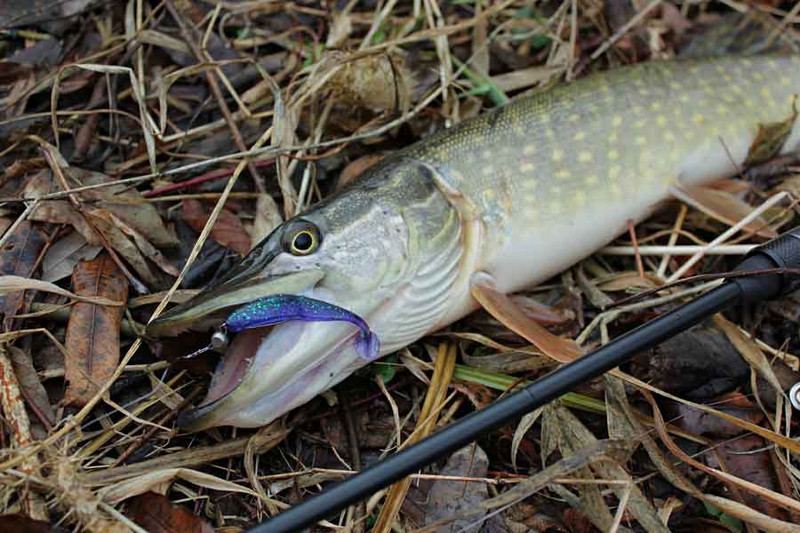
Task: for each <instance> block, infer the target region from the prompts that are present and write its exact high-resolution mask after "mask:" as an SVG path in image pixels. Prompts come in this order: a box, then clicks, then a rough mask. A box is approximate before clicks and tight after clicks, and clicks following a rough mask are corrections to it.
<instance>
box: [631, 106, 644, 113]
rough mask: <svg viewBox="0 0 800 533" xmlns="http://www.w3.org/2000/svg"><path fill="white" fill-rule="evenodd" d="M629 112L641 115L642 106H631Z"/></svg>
mask: <svg viewBox="0 0 800 533" xmlns="http://www.w3.org/2000/svg"><path fill="white" fill-rule="evenodd" d="M631 110H632V111H633V112H634V113H635V114H637V115H641V114H642V106H640V105H635V106H633V107H632V108H631Z"/></svg>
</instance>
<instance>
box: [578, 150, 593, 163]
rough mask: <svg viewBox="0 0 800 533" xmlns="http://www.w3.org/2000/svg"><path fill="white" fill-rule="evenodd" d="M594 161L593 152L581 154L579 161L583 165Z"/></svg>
mask: <svg viewBox="0 0 800 533" xmlns="http://www.w3.org/2000/svg"><path fill="white" fill-rule="evenodd" d="M591 160H592V153H591V152H581V153H579V154H578V161H580V162H581V163H588V162H589V161H591Z"/></svg>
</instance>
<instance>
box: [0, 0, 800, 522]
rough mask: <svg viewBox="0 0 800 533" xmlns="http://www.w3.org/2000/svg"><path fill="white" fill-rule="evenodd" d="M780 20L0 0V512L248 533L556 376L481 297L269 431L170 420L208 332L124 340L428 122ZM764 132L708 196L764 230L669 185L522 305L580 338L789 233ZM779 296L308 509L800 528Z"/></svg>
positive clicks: (787, 20)
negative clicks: (722, 194)
mask: <svg viewBox="0 0 800 533" xmlns="http://www.w3.org/2000/svg"><path fill="white" fill-rule="evenodd" d="M799 11H800V8H798V6H797V5H793V3H791V2H780V1H768V0H758V1H753V2H748V3H746V4H745V3H734V2H718V3H715V2H702V3H689V2H684V3H681V2H671V1H666V0H665V1H661V0H653V1H651V2H638V1H633V2H617V1H608V2H602V1H600V0H581V1H574V0H569V1H555V2H528V1H514V0H506V1H492V2H470V1H454V2H446V3H437V2H433V1H430V0H413V1H402V2H398V1H392V0H389V1H387V2H371V1H367V2H355V1H351V2H334V3H312V2H308V3H295V2H273V3H249V2H242V3H236V2H234V3H227V4H222V3H220V4H212V3H203V2H196V1H191V0H189V1H183V2H174V1H170V0H168V1H165V2H144V1H143V0H136V1H134V0H131V1H129V2H126V3H122V2H120V3H101V2H91V1H88V0H87V1H79V2H69V3H58V2H57V3H46V2H38V1H36V2H8V3H6V4H5V5H4V6H3V7H2V8H0V28H2V29H0V54H2V56H3V62H2V63H0V86H2V91H1V92H0V137H2V138H3V140H4V143H3V144H2V146H0V162H1V163H2V172H3V174H2V178H1V179H0V188H1V189H2V190H0V201H2V205H0V228H1V229H2V230H3V233H2V237H0V270H2V277H0V311H2V315H3V322H2V332H0V383H1V384H2V387H1V388H0V394H1V395H2V398H0V400H2V409H3V419H2V421H3V424H2V435H1V437H2V441H0V442H2V452H3V453H2V456H1V457H0V465H2V468H0V478H1V479H2V483H1V484H0V504H1V505H2V510H1V512H2V513H3V515H2V516H0V528H2V529H13V530H25V528H27V530H34V529H35V528H37V527H38V528H42V527H43V528H50V527H51V526H52V527H53V528H68V529H76V528H77V529H83V530H89V531H95V530H102V531H117V530H118V531H128V530H135V531H175V532H177V531H189V530H191V531H211V530H213V529H215V528H216V529H218V530H222V531H235V530H240V529H243V528H246V527H248V526H251V525H253V524H255V523H256V522H258V521H259V520H262V519H265V518H267V517H268V516H270V515H273V514H275V513H277V512H279V511H280V510H281V509H285V508H287V507H288V506H290V505H292V504H295V503H297V502H299V501H302V500H303V499H304V498H307V497H309V496H310V495H312V494H313V493H315V492H318V491H319V490H321V489H322V488H324V486H325V485H326V483H328V482H331V481H335V480H339V479H342V478H344V477H347V476H349V475H352V473H353V472H354V471H357V470H359V469H361V468H364V467H365V466H368V465H370V464H372V463H374V462H375V461H377V460H378V459H379V458H381V457H383V456H385V455H387V454H390V453H392V452H393V451H395V450H397V449H398V448H399V447H402V446H405V445H408V444H409V443H411V442H413V441H415V440H419V439H420V438H422V437H424V436H425V435H427V434H429V433H431V432H432V431H434V430H435V429H436V428H437V427H440V426H442V425H445V424H447V423H449V422H451V421H453V420H455V419H458V418H460V417H462V416H464V415H465V414H467V413H468V412H470V411H472V410H474V409H478V408H481V407H484V406H486V405H487V404H488V403H490V402H491V401H493V400H494V399H496V398H497V397H499V396H500V395H502V394H505V393H507V392H508V391H509V390H511V389H513V388H514V387H517V386H519V385H521V384H524V383H526V382H527V381H529V380H531V379H533V378H535V377H537V376H539V375H541V374H543V373H546V372H548V371H550V370H552V369H553V368H555V367H556V365H557V363H556V362H554V361H552V360H550V359H548V358H547V357H545V356H543V355H542V354H540V353H538V352H537V351H536V350H535V349H532V348H531V347H530V346H528V345H526V343H524V342H523V341H522V339H520V338H519V337H516V336H515V335H514V334H513V333H511V332H509V331H508V330H505V329H504V328H503V327H501V326H500V325H499V324H498V323H497V322H495V321H493V320H492V319H491V318H489V317H488V316H487V315H484V314H481V313H476V314H474V315H472V316H470V317H468V318H466V319H464V320H462V321H461V322H459V323H457V324H455V325H453V326H451V327H450V328H448V329H447V330H446V331H445V332H442V333H440V334H437V335H435V336H432V337H429V338H426V339H423V340H421V341H419V342H417V343H415V344H414V345H412V346H410V347H408V348H407V349H403V350H401V351H400V352H398V353H397V354H394V355H392V356H389V357H387V358H385V359H384V360H382V361H380V362H377V363H374V364H372V365H371V366H369V367H367V368H366V369H365V370H364V371H362V372H359V373H358V374H357V375H355V376H353V377H352V378H350V379H348V380H347V381H345V382H344V383H343V384H342V385H340V386H339V387H336V388H335V389H334V390H333V391H331V392H329V393H326V394H324V395H322V397H320V398H318V399H316V400H314V401H313V402H311V403H310V404H308V405H306V406H304V407H302V408H300V409H298V410H296V411H295V412H293V413H291V414H290V415H288V416H286V417H284V419H282V420H280V421H278V422H276V423H273V424H271V425H270V426H268V427H265V428H263V429H260V430H257V431H256V430H235V429H231V428H218V429H214V430H209V431H206V432H202V433H200V434H184V433H181V432H180V431H178V430H177V429H176V427H175V419H176V416H177V414H178V413H179V412H180V411H182V410H184V409H186V408H187V407H189V406H190V405H192V404H193V403H194V402H197V401H198V400H199V399H200V398H201V394H202V392H203V390H204V389H205V387H206V386H207V384H208V376H209V372H210V370H211V368H213V364H214V362H213V361H211V360H210V359H206V358H198V359H193V360H182V359H180V357H181V356H182V355H185V354H187V353H190V352H191V351H193V350H194V349H195V348H199V347H200V346H202V345H203V344H204V343H205V342H206V339H203V338H199V337H200V336H196V337H194V338H182V339H180V341H179V342H169V341H165V342H163V343H160V344H148V343H144V342H142V340H141V339H140V338H139V334H140V333H141V331H142V327H143V326H142V325H143V324H144V323H146V322H147V321H148V320H149V319H150V317H151V316H153V314H155V313H160V312H162V311H163V310H164V309H165V308H166V305H167V302H180V301H185V300H186V299H187V298H188V297H190V296H191V295H192V294H194V293H195V292H196V291H197V290H198V289H200V288H202V287H203V286H205V285H206V284H208V283H209V282H211V281H213V280H214V279H216V278H217V277H218V276H219V275H221V273H223V272H225V270H226V269H228V268H230V266H231V265H232V264H233V263H234V262H235V261H236V259H237V258H238V257H239V256H240V255H241V254H243V253H246V252H247V250H249V248H250V247H251V246H252V244H253V243H256V242H258V241H259V240H260V239H261V238H263V237H264V236H266V235H267V234H268V233H269V232H270V231H271V230H272V229H273V228H274V227H276V226H277V225H278V224H279V223H280V222H281V221H282V220H284V219H285V218H287V217H290V216H293V215H294V214H296V213H298V212H301V211H302V210H304V209H306V208H307V207H309V206H311V205H313V204H314V203H316V202H317V201H319V200H321V199H322V198H325V197H326V196H328V195H330V194H332V193H334V192H335V191H336V190H338V189H340V188H341V187H342V186H343V185H344V184H345V183H347V182H348V181H350V180H351V179H353V178H354V177H355V176H357V175H358V174H360V173H361V172H363V171H364V170H365V169H367V168H369V167H370V166H372V165H374V164H375V163H376V162H377V161H379V160H380V159H381V158H382V157H383V156H385V155H386V154H389V153H391V152H393V151H396V150H397V149H399V148H401V147H403V146H406V145H408V144H410V143H411V142H413V141H415V140H417V139H420V138H423V137H425V136H427V135H429V134H430V133H431V132H432V131H434V130H437V129H441V128H443V127H445V126H447V125H450V124H455V123H457V122H459V121H462V120H465V119H467V118H469V117H471V116H474V115H476V114H478V113H480V112H481V111H483V110H486V109H488V108H491V107H495V106H498V105H503V104H504V103H506V102H507V101H508V100H509V99H511V98H516V97H519V96H520V95H522V94H525V93H529V92H533V91H540V90H546V89H547V88H548V87H551V86H553V85H555V84H559V83H564V82H565V81H569V80H572V79H575V78H577V77H582V76H586V75H589V74H590V73H591V72H594V71H597V70H604V69H609V68H615V67H618V66H620V65H623V64H629V63H635V62H640V61H652V60H660V59H667V58H671V57H675V56H676V55H679V54H680V55H709V54H719V53H735V52H742V51H747V50H749V49H751V48H748V47H753V46H757V45H758V44H759V42H760V44H764V43H767V45H768V46H767V48H770V49H773V48H780V47H788V48H793V47H794V48H796V46H797V45H796V42H797V39H796V34H795V27H796V24H797V22H798V18H797V17H798V12H799ZM753 36H765V37H764V38H761V37H759V38H753ZM759 39H760V40H759ZM754 41H755V42H754ZM762 48H763V47H762ZM772 128H773V129H772V130H769V131H765V133H764V135H765V138H764V139H763V143H760V144H759V146H757V147H755V148H757V150H754V151H753V152H752V153H753V154H754V159H753V161H752V163H753V164H752V166H750V167H749V168H746V169H743V171H742V173H741V175H740V176H737V178H736V179H732V180H728V182H726V183H725V184H724V189H725V190H727V191H729V192H735V193H736V194H737V195H738V197H739V198H741V199H743V200H744V202H746V204H747V205H746V206H745V208H746V212H752V213H753V216H752V217H751V218H752V220H753V221H754V223H752V224H751V225H749V226H745V225H734V227H733V228H732V229H729V228H730V226H731V223H727V224H726V223H725V222H720V221H719V219H720V218H721V217H719V216H709V215H714V213H709V212H708V211H701V210H698V209H695V208H693V207H689V205H693V204H691V203H689V205H687V204H684V203H682V202H678V201H674V202H670V203H668V204H667V205H665V206H664V208H663V209H661V210H660V211H659V212H658V213H657V214H656V216H654V217H653V218H651V219H650V220H648V221H646V222H645V223H643V224H640V225H638V226H636V227H635V228H634V227H632V228H631V231H630V234H629V235H627V236H624V237H621V238H620V239H619V240H618V241H617V242H616V243H614V245H613V246H610V247H607V248H605V249H604V250H601V251H600V252H598V253H597V254H595V255H594V256H592V257H591V258H588V259H586V260H585V261H583V262H581V263H580V264H579V265H576V266H575V267H573V268H571V269H569V270H568V271H566V272H564V273H563V274H562V275H560V276H558V277H556V278H554V279H552V280H550V281H549V282H547V283H545V284H542V285H540V286H539V287H535V288H531V290H529V291H526V292H525V293H524V294H519V295H515V296H514V298H515V300H516V301H517V303H518V304H520V305H523V306H524V307H527V308H529V309H531V310H533V311H535V312H536V315H537V316H540V317H541V316H543V314H545V315H546V316H548V317H549V318H548V320H547V321H546V322H547V327H548V328H549V329H551V331H553V332H555V333H558V334H559V335H562V336H563V337H565V338H567V337H568V338H572V339H576V340H577V341H578V342H579V343H580V344H581V345H582V347H583V348H584V349H591V348H592V347H596V346H598V345H600V344H602V343H605V342H608V340H610V339H612V338H614V337H615V336H617V335H619V334H621V333H623V332H625V331H627V330H629V329H631V328H633V327H635V326H637V325H639V324H641V323H643V322H644V321H646V320H648V319H650V318H652V317H654V316H656V315H658V314H660V313H663V312H665V311H667V310H669V309H671V308H673V307H675V306H676V305H679V304H680V303H681V302H683V301H685V300H686V299H687V298H690V297H692V296H693V295H695V294H698V293H700V292H701V291H703V290H706V289H708V288H709V286H710V285H712V284H713V283H714V282H713V281H708V280H701V279H697V278H693V279H688V280H687V278H692V276H693V275H695V274H714V273H721V272H725V271H727V270H729V269H730V268H732V267H733V266H734V265H735V264H736V261H737V259H738V257H739V256H741V254H743V253H744V252H746V250H747V249H749V248H750V247H751V246H753V245H755V244H758V243H761V242H763V241H764V239H765V234H769V233H770V232H774V231H780V229H781V228H788V227H792V226H793V225H796V223H797V222H796V220H795V218H796V212H797V208H796V199H797V198H798V197H800V177H798V176H799V175H798V170H799V169H800V166H798V158H797V156H796V155H791V154H790V155H789V156H786V157H780V158H775V157H773V153H772V150H771V149H770V141H771V140H773V139H774V138H775V137H776V136H779V134H780V131H781V125H780V124H778V125H772ZM712 205H713V202H712ZM742 205H744V204H742V203H740V204H737V207H738V208H740V209H741V208H742ZM727 207H731V206H727ZM712 241H713V242H714V244H715V248H714V250H713V251H711V252H707V253H703V251H704V248H705V247H706V245H707V244H708V243H710V242H712ZM682 280H686V281H684V282H681V283H679V284H677V285H671V286H669V288H666V289H662V290H659V291H654V289H658V288H659V287H661V286H662V285H664V284H665V283H666V282H673V281H682ZM647 291H653V292H649V293H648V294H646V296H645V297H643V298H641V299H637V300H630V299H629V297H630V296H632V295H636V294H640V293H643V292H647ZM798 309H800V302H799V301H798V300H797V297H796V296H789V297H787V298H785V299H783V300H780V301H777V302H771V303H769V304H766V305H763V306H759V307H757V308H755V309H750V310H747V311H745V312H743V311H732V312H730V313H727V314H725V316H717V317H715V318H714V319H713V320H710V321H708V322H707V323H705V324H703V325H701V326H699V327H697V328H694V329H692V330H691V331H688V332H686V333H685V334H683V335H681V336H678V337H676V338H674V339H671V340H669V341H667V342H665V343H664V344H662V345H661V346H659V347H658V348H656V349H654V350H651V351H650V352H649V353H646V354H641V355H640V356H638V357H637V358H636V360H635V361H634V362H633V363H631V364H630V365H627V366H626V367H625V368H623V369H621V372H619V373H616V374H614V375H613V376H607V377H605V378H603V379H598V380H595V381H594V382H591V383H586V384H583V385H582V386H581V387H579V388H578V389H577V390H575V391H573V392H572V393H570V394H568V395H566V396H564V397H563V398H562V399H561V400H560V401H558V402H556V403H554V404H552V405H550V406H547V407H545V408H542V409H540V410H538V411H536V412H534V413H530V414H529V415H527V416H526V417H525V418H524V419H523V420H522V421H521V422H520V423H519V424H518V425H516V426H514V427H507V428H503V429H500V430H498V431H495V432H493V433H492V434H490V435H486V436H485V437H484V438H482V439H481V440H480V441H479V442H478V443H476V444H474V445H471V446H468V447H466V448H465V449H463V450H461V451H460V452H458V453H457V454H454V455H453V456H452V457H450V458H449V459H448V460H447V461H443V462H441V463H440V464H437V465H433V466H432V467H430V468H428V469H425V470H423V471H422V472H420V473H418V474H416V475H414V476H412V477H411V478H409V479H408V480H407V481H406V482H404V483H400V484H397V485H395V486H393V487H392V488H391V489H389V490H388V491H384V492H381V493H379V494H376V495H374V496H373V497H372V498H370V499H369V500H368V501H367V502H364V503H363V504H360V505H357V506H354V507H352V508H351V509H349V510H347V511H346V512H344V513H342V514H341V515H338V516H331V517H328V521H326V522H324V523H321V524H320V525H319V526H318V527H319V528H320V529H336V528H341V527H345V526H346V527H349V528H351V530H353V531H365V530H374V531H389V530H390V529H396V530H409V531H410V530H414V531H420V530H427V531H456V530H461V529H463V528H467V527H470V528H473V529H477V528H481V529H483V530H485V531H522V530H532V531H591V530H602V531H616V530H631V529H633V530H647V531H665V530H667V528H669V529H676V530H696V529H698V528H700V527H702V528H705V529H712V530H719V531H730V530H731V529H733V530H737V531H744V530H748V531H755V530H756V529H764V530H770V531H792V530H795V528H796V526H794V525H792V524H796V523H798V522H800V504H798V499H797V495H798V480H800V477H799V476H798V470H797V462H796V457H797V455H796V454H797V452H798V451H800V445H798V443H797V440H795V438H794V437H796V435H797V431H798V430H797V423H796V421H795V420H794V418H795V414H794V412H793V411H792V408H791V406H790V405H789V403H788V402H787V401H786V396H785V395H784V391H785V390H787V389H788V388H789V387H790V386H791V385H792V384H794V383H795V382H797V381H798V380H800V374H798V363H799V361H798V358H797V355H796V354H800V335H798V323H800V313H799V312H798ZM193 343H194V344H197V346H193V345H192V344H193ZM154 510H157V511H154ZM37 530H38V529H37Z"/></svg>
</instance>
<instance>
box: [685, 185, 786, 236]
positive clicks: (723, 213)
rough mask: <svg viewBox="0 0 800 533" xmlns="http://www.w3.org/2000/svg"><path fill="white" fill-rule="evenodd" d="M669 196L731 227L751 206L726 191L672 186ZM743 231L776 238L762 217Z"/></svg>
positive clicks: (753, 221)
mask: <svg viewBox="0 0 800 533" xmlns="http://www.w3.org/2000/svg"><path fill="white" fill-rule="evenodd" d="M670 194H672V196H674V197H675V198H677V199H678V200H680V201H682V202H685V203H687V204H689V205H690V206H692V207H694V208H695V209H697V210H698V211H701V212H703V213H705V214H706V215H708V216H710V217H711V218H714V219H716V220H719V221H720V222H723V223H725V224H728V225H729V226H733V225H734V224H736V223H737V222H739V221H740V220H741V219H743V218H744V217H746V216H747V215H749V214H750V212H751V211H752V210H753V206H751V205H749V204H748V203H747V202H745V201H744V200H741V199H739V198H737V197H736V196H734V195H733V194H731V193H730V192H728V191H725V190H722V189H718V188H711V187H701V186H689V185H683V184H680V185H672V186H671V187H670ZM743 229H744V231H748V232H750V233H753V234H755V235H758V236H760V237H764V238H767V239H772V238H774V237H777V235H778V234H777V233H776V232H775V231H774V230H773V229H772V228H770V227H769V224H768V223H767V221H766V220H765V219H764V218H763V217H760V216H759V217H756V218H755V219H754V220H752V221H751V222H750V223H749V224H745V226H744V228H743Z"/></svg>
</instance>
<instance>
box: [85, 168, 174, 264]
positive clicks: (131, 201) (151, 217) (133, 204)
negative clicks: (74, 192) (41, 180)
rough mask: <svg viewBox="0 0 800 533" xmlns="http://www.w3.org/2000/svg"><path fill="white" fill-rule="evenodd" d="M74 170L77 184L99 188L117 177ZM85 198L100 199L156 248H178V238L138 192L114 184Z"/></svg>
mask: <svg viewBox="0 0 800 533" xmlns="http://www.w3.org/2000/svg"><path fill="white" fill-rule="evenodd" d="M70 171H71V172H70V173H71V175H72V177H73V179H74V180H75V182H76V184H80V185H98V184H101V183H113V182H114V178H112V177H110V176H106V175H105V174H102V173H100V172H90V171H88V170H82V169H77V168H74V167H72V168H70ZM81 195H82V196H83V197H84V198H86V199H88V200H98V203H97V205H99V206H100V207H103V208H104V209H107V210H108V211H110V212H112V213H114V216H115V217H117V218H119V219H120V220H123V221H124V222H125V223H126V224H127V225H128V226H130V227H132V228H134V229H135V230H136V231H138V232H139V233H141V234H142V235H144V236H145V237H146V238H147V240H148V241H150V242H152V243H153V244H154V245H156V246H159V247H167V248H171V247H175V246H177V245H178V239H177V237H176V236H175V234H174V233H173V232H172V231H170V230H169V229H168V228H167V226H166V225H165V224H164V221H163V220H162V218H161V216H160V215H159V214H158V210H157V209H156V208H155V206H154V205H153V204H151V203H149V202H145V201H143V198H142V195H141V194H140V193H139V191H137V190H136V189H130V188H128V187H127V186H125V185H119V184H114V185H109V186H107V187H103V188H100V189H90V190H88V191H85V192H83V193H81Z"/></svg>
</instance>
